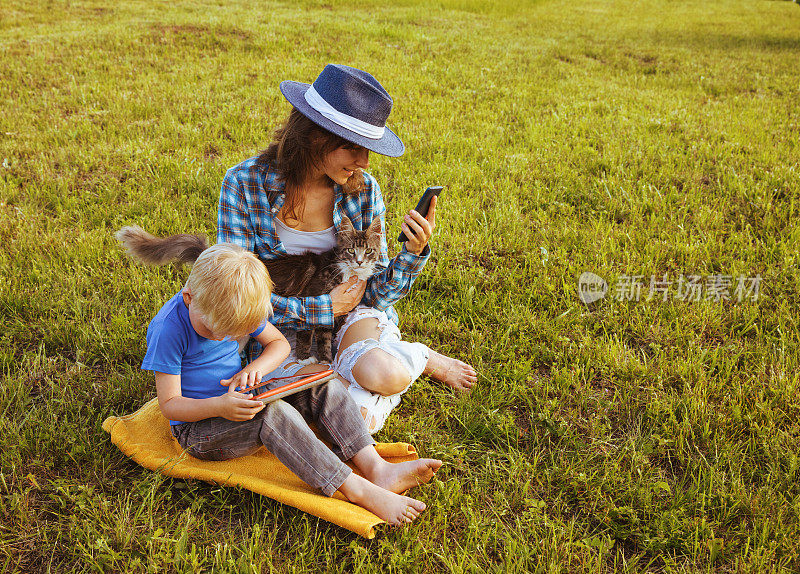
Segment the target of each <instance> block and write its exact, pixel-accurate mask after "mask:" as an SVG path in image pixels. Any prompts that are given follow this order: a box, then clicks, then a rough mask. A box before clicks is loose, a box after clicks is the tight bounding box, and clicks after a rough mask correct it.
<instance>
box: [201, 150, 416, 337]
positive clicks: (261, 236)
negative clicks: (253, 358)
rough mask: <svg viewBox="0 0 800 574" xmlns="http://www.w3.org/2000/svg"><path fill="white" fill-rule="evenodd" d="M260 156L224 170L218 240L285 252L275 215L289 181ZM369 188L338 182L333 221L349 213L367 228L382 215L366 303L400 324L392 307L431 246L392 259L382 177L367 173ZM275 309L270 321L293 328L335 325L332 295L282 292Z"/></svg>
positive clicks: (263, 253)
mask: <svg viewBox="0 0 800 574" xmlns="http://www.w3.org/2000/svg"><path fill="white" fill-rule="evenodd" d="M257 159H258V158H257V157H252V158H250V159H248V160H246V161H243V162H242V163H240V164H239V165H237V166H235V167H232V168H230V169H229V170H228V172H227V173H226V174H225V180H224V181H223V182H222V191H221V194H220V198H219V212H218V214H217V242H230V243H236V244H238V245H241V246H242V247H244V248H245V249H248V250H250V251H253V252H254V253H255V254H256V255H258V256H259V257H261V258H262V259H274V258H276V257H280V256H281V255H286V249H285V248H284V246H283V243H281V241H280V240H279V239H278V235H277V233H276V231H275V217H276V216H277V214H278V210H280V208H281V206H282V205H283V201H284V199H285V196H284V193H283V189H284V184H283V182H282V181H280V180H279V178H278V174H277V172H275V171H274V170H273V169H271V167H270V166H269V165H267V164H265V163H260V162H257ZM364 181H365V183H366V191H364V192H362V193H361V194H359V195H358V196H345V195H344V194H343V193H342V188H341V186H340V185H336V184H335V185H334V188H333V191H334V194H335V198H334V208H333V224H334V226H335V227H336V228H337V229H338V228H339V226H340V225H341V223H342V216H343V215H346V216H347V217H349V218H350V221H352V222H353V225H354V226H355V228H356V229H362V230H363V229H366V228H367V227H368V226H369V224H370V223H372V220H373V218H375V217H376V216H379V217H380V218H381V228H382V230H383V237H382V239H381V256H380V260H379V261H378V271H377V272H376V273H375V275H373V276H372V277H370V278H369V280H368V281H367V290H366V292H365V293H364V298H363V299H362V301H361V303H362V304H363V305H367V306H369V307H374V308H376V309H379V310H382V311H386V314H387V315H388V316H389V318H390V319H392V320H393V321H394V322H395V323H397V322H398V317H397V312H396V311H395V310H394V308H393V307H392V304H394V303H395V302H396V301H398V300H400V298H401V297H403V296H404V295H405V294H406V293H408V292H409V290H410V289H411V284H412V283H413V282H414V279H416V277H417V275H419V273H420V271H422V268H423V267H424V266H425V263H426V261H427V260H428V257H429V256H430V247H428V246H426V247H425V250H424V251H423V252H422V254H420V255H415V254H413V253H411V252H409V251H407V250H406V248H405V245H404V246H403V248H402V249H401V251H400V253H398V254H397V255H396V256H395V257H394V258H393V259H392V260H389V255H388V251H387V246H386V219H385V213H386V206H385V205H384V204H383V197H382V196H381V190H380V187H379V186H378V182H377V181H375V178H373V177H372V176H371V175H369V174H367V173H365V174H364ZM272 308H273V309H274V311H275V314H274V315H273V316H272V318H271V322H272V323H274V324H275V325H278V326H281V327H289V328H292V329H298V328H305V327H314V326H317V325H322V326H328V327H331V326H333V310H332V308H331V298H330V295H320V296H318V297H281V296H279V295H275V294H273V295H272Z"/></svg>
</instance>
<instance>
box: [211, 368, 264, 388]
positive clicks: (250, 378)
mask: <svg viewBox="0 0 800 574" xmlns="http://www.w3.org/2000/svg"><path fill="white" fill-rule="evenodd" d="M260 382H261V371H252V372H249V373H248V372H246V371H239V372H238V373H236V374H235V375H233V376H232V377H231V378H230V379H222V380H221V381H220V382H219V384H220V385H223V386H226V387H230V388H232V389H234V390H236V389H241V390H244V389H248V388H250V387H255V386H256V385H258V383H260Z"/></svg>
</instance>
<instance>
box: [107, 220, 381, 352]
mask: <svg viewBox="0 0 800 574" xmlns="http://www.w3.org/2000/svg"><path fill="white" fill-rule="evenodd" d="M117 239H118V240H119V241H120V243H122V245H123V246H124V247H125V249H126V250H127V252H128V253H129V254H130V255H131V256H133V257H134V258H136V259H138V260H140V261H142V262H144V263H149V264H151V265H163V264H165V263H170V262H176V263H193V262H194V261H195V260H196V259H197V257H198V256H199V255H200V253H201V252H202V251H203V250H204V249H206V248H207V247H208V242H207V241H206V238H205V237H203V236H201V235H191V234H188V233H180V234H178V235H172V236H170V237H163V238H161V237H155V236H153V235H150V234H149V233H147V232H146V231H145V230H143V229H142V228H141V227H137V226H130V227H123V228H122V229H120V230H119V231H118V232H117ZM380 254H381V220H380V218H379V217H376V218H375V219H373V220H372V223H371V224H370V226H369V227H368V228H367V229H365V230H364V231H358V230H357V229H355V227H353V223H352V222H351V221H350V219H349V218H348V217H347V216H342V224H341V226H340V227H339V229H338V230H337V231H336V247H335V248H333V249H331V250H330V251H325V252H323V253H312V252H310V251H307V252H306V253H302V254H298V255H282V256H280V257H278V258H276V259H261V261H262V262H263V263H264V265H265V266H266V267H267V270H268V271H269V274H270V277H271V278H272V281H273V283H274V287H273V292H274V293H275V294H277V295H281V296H283V297H316V296H319V295H324V294H327V293H330V292H331V290H332V289H333V288H334V287H336V286H337V285H340V284H342V283H345V282H346V281H348V280H349V279H350V278H351V277H353V276H354V275H355V276H357V277H358V278H359V279H363V280H366V279H368V278H369V277H370V276H371V275H372V274H373V273H374V272H375V267H376V265H377V263H378V259H379V257H380ZM343 322H344V316H341V317H337V318H336V320H335V322H334V326H333V329H331V328H329V327H315V328H312V329H304V330H299V331H297V343H296V345H295V356H296V357H297V360H298V362H300V363H302V364H308V363H313V362H317V360H319V361H320V362H323V363H329V364H330V363H331V362H332V361H333V353H332V349H331V347H332V343H333V335H334V333H335V332H336V330H338V328H339V327H341V325H342V323H343ZM315 335H316V339H317V357H316V358H314V357H312V356H311V344H312V341H313V339H314V336H315Z"/></svg>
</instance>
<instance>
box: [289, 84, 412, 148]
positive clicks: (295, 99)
mask: <svg viewBox="0 0 800 574" xmlns="http://www.w3.org/2000/svg"><path fill="white" fill-rule="evenodd" d="M309 87H311V84H304V83H303V82H293V81H291V80H284V81H283V82H281V84H280V88H281V93H282V94H283V97H284V98H286V99H287V100H288V101H289V103H290V104H292V105H293V106H294V107H295V108H297V111H299V112H300V113H301V114H303V115H304V116H305V117H307V118H308V119H310V120H311V121H312V122H314V123H315V124H317V125H318V126H320V127H322V128H325V129H326V130H328V131H329V132H331V133H334V134H336V135H337V136H340V137H342V138H344V139H346V140H347V141H349V142H353V143H354V144H356V145H360V146H362V147H365V148H367V149H368V150H370V151H374V152H375V153H379V154H381V155H386V156H389V157H399V156H401V155H403V153H404V152H405V151H406V146H404V145H403V142H402V141H400V138H399V137H397V135H396V134H395V133H394V132H393V131H392V130H390V129H389V128H388V126H387V127H386V128H384V132H383V137H381V138H380V139H372V138H368V137H366V136H362V135H361V134H357V133H356V132H353V131H350V130H348V129H347V128H344V127H342V126H340V125H339V124H337V123H336V122H334V121H332V120H329V119H328V118H326V117H325V116H323V115H322V114H321V113H319V112H318V111H317V110H315V109H314V108H312V107H311V106H310V105H309V103H308V102H307V101H306V98H305V93H306V91H307V90H308V88H309Z"/></svg>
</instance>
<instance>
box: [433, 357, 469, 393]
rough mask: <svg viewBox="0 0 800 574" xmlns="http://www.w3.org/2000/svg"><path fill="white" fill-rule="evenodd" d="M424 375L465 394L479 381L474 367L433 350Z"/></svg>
mask: <svg viewBox="0 0 800 574" xmlns="http://www.w3.org/2000/svg"><path fill="white" fill-rule="evenodd" d="M423 374H425V375H428V376H429V377H431V378H433V379H436V380H437V381H442V382H443V383H444V384H446V385H447V386H448V387H451V388H453V389H456V390H458V391H465V392H469V391H471V390H472V387H473V385H475V382H476V381H477V380H478V373H477V372H475V369H473V368H472V366H470V365H468V364H466V363H464V362H462V361H459V360H458V359H454V358H452V357H446V356H445V355H442V354H441V353H437V352H436V351H434V350H433V349H431V350H430V355H429V356H428V364H427V365H425V371H423Z"/></svg>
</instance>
